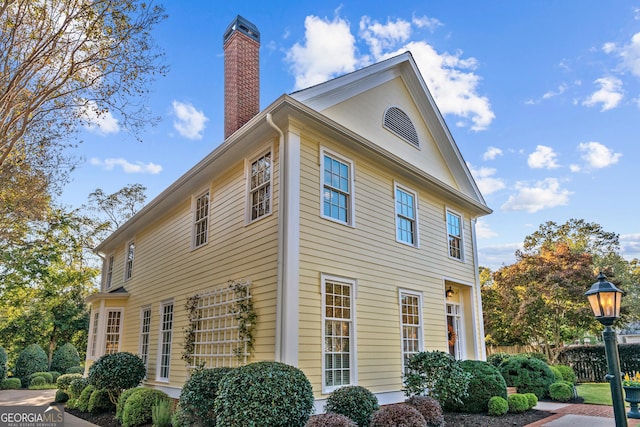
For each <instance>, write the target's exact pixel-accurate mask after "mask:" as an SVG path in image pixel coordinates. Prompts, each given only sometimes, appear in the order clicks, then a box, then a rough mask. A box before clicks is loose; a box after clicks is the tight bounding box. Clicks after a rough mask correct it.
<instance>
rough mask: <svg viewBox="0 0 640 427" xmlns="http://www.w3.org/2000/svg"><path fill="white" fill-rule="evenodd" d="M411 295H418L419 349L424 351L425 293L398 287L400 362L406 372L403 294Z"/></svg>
mask: <svg viewBox="0 0 640 427" xmlns="http://www.w3.org/2000/svg"><path fill="white" fill-rule="evenodd" d="M403 294H404V295H411V296H415V297H418V319H419V324H418V351H419V352H420V351H424V330H425V329H424V314H423V313H424V310H423V309H422V307H423V304H424V298H423V293H422V292H419V291H412V290H410V289H405V288H398V306H399V308H400V310H399V312H398V315H399V316H400V362H401V365H402V373H403V374H404V372H405V366H404V330H403V329H404V322H403V321H402V295H403Z"/></svg>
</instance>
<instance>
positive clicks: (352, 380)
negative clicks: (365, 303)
mask: <svg viewBox="0 0 640 427" xmlns="http://www.w3.org/2000/svg"><path fill="white" fill-rule="evenodd" d="M327 281H329V282H337V283H340V284H342V285H348V286H349V287H350V289H351V293H350V294H351V296H350V303H351V305H350V317H349V319H348V321H349V322H350V324H351V328H350V334H349V344H350V345H349V384H341V385H339V386H326V385H325V383H326V378H325V375H326V374H325V372H326V371H325V370H326V363H325V351H324V349H325V346H324V339H325V333H326V320H327V319H326V313H327V307H326V282H327ZM320 293H321V298H322V314H321V315H322V325H321V329H322V331H321V340H322V351H321V358H322V364H321V365H322V367H321V369H322V372H321V381H322V394H328V393H331V392H332V391H334V390H336V389H338V388H340V387H344V386H346V385H354V384H358V366H357V361H358V354H357V348H358V345H357V334H356V329H357V325H356V298H357V281H356V280H355V279H349V278H346V277H339V276H333V275H329V274H325V273H321V274H320ZM345 320H346V319H345Z"/></svg>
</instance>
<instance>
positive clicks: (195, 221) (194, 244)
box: [191, 188, 211, 249]
mask: <svg viewBox="0 0 640 427" xmlns="http://www.w3.org/2000/svg"><path fill="white" fill-rule="evenodd" d="M205 196H206V197H207V209H206V210H207V211H206V213H204V215H203V216H202V217H199V216H198V215H199V213H200V212H199V209H198V207H199V201H200V200H201V199H202V198H203V197H205ZM191 211H192V227H191V249H197V248H200V247H202V246H205V245H206V244H207V243H209V227H210V225H211V221H210V220H209V219H210V216H211V191H210V190H209V189H208V188H207V189H206V190H203V191H201V192H200V193H198V194H197V195H196V196H193V197H192V198H191ZM202 223H204V224H205V226H204V227H205V230H204V242H198V240H199V239H198V238H199V237H200V235H201V234H202V233H198V226H199V225H200V224H202Z"/></svg>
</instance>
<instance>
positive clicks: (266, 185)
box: [249, 152, 271, 221]
mask: <svg viewBox="0 0 640 427" xmlns="http://www.w3.org/2000/svg"><path fill="white" fill-rule="evenodd" d="M249 173H250V179H249V206H250V209H251V216H250V218H251V221H254V220H256V219H260V218H262V217H263V216H266V215H269V214H270V213H271V152H268V153H266V154H264V155H262V156H261V157H259V158H258V159H256V160H254V161H253V162H251V170H250V171H249Z"/></svg>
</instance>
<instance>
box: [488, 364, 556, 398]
mask: <svg viewBox="0 0 640 427" xmlns="http://www.w3.org/2000/svg"><path fill="white" fill-rule="evenodd" d="M499 369H500V373H501V374H502V376H503V377H504V380H505V382H506V383H507V386H509V387H516V388H517V389H518V393H534V394H535V395H536V396H537V397H538V399H541V398H543V397H545V396H547V395H548V394H549V386H550V385H551V384H553V383H554V381H555V376H554V375H553V372H551V369H549V366H548V365H547V364H546V363H544V362H543V361H541V360H539V359H532V358H528V357H522V356H517V357H512V358H510V359H509V360H507V361H506V362H505V363H503V364H502V365H500V368H499Z"/></svg>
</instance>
